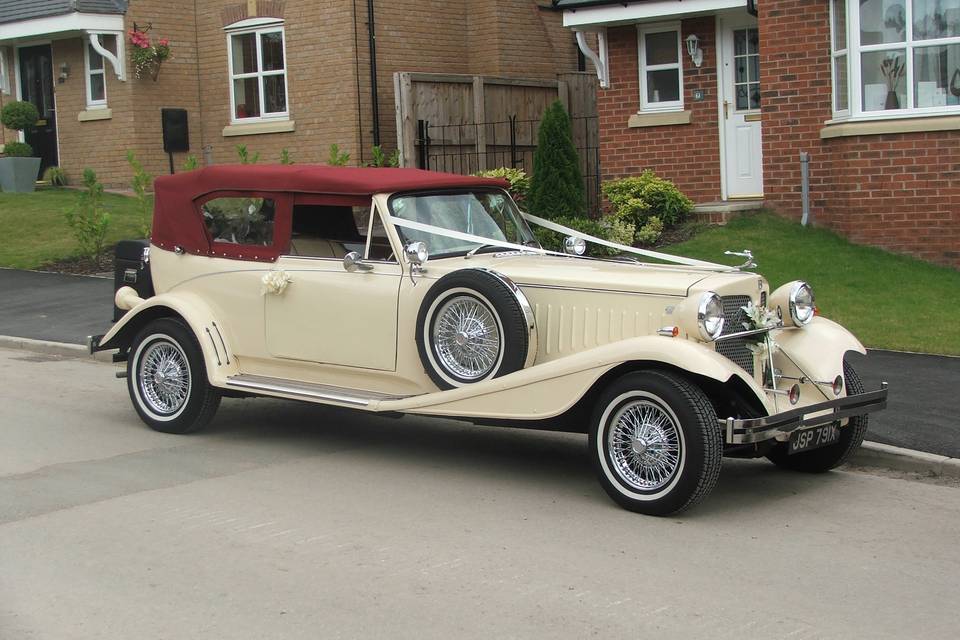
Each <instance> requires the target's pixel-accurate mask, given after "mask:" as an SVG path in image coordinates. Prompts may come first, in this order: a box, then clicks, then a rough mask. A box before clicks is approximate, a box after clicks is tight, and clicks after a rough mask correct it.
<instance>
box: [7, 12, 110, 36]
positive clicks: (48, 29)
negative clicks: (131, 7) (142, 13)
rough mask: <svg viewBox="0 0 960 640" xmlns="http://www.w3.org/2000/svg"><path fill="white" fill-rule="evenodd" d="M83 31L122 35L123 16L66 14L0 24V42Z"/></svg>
mask: <svg viewBox="0 0 960 640" xmlns="http://www.w3.org/2000/svg"><path fill="white" fill-rule="evenodd" d="M83 31H107V32H118V33H123V32H124V27H123V16H122V15H106V14H102V13H67V14H64V15H62V16H49V17H46V18H34V19H32V20H20V21H17V22H7V23H5V24H0V42H3V41H9V40H30V39H33V38H39V37H41V36H56V35H57V34H64V35H67V34H77V35H79V34H80V33H81V32H83Z"/></svg>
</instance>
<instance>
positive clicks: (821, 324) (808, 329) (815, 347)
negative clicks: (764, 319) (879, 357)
mask: <svg viewBox="0 0 960 640" xmlns="http://www.w3.org/2000/svg"><path fill="white" fill-rule="evenodd" d="M771 337H772V338H773V340H774V342H775V343H776V344H777V347H778V351H780V352H781V354H782V356H785V357H786V358H785V360H787V361H792V363H793V364H794V365H795V366H796V367H797V368H798V369H800V372H801V373H802V374H804V375H806V376H808V377H810V378H812V379H813V380H819V381H823V382H829V381H832V380H833V379H834V378H836V377H837V376H838V375H841V374H842V373H843V358H844V356H845V355H846V353H847V352H848V351H856V352H857V353H862V354H866V353H867V350H866V349H865V348H864V346H863V345H862V344H861V343H860V341H859V340H857V338H856V337H855V336H854V335H853V334H852V333H850V332H849V331H848V330H847V329H845V328H844V327H842V326H841V325H839V324H837V323H836V322H834V321H833V320H828V319H827V318H822V317H820V316H817V317H815V318H813V320H811V321H810V323H809V324H808V325H806V326H804V327H800V328H793V329H781V330H778V331H774V332H773V333H772V334H771ZM782 360H784V358H782V357H780V356H777V355H775V356H774V361H775V362H776V364H777V368H778V369H779V368H785V367H787V366H788V365H789V362H781V361H782Z"/></svg>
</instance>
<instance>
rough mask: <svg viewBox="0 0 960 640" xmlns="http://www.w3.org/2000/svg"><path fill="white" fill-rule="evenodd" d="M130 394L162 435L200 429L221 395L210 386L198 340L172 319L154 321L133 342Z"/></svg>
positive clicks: (135, 407) (144, 417) (136, 406)
mask: <svg viewBox="0 0 960 640" xmlns="http://www.w3.org/2000/svg"><path fill="white" fill-rule="evenodd" d="M127 390H128V391H129V393H130V400H131V401H132V402H133V408H134V409H136V411H137V415H139V416H140V419H141V420H143V421H144V422H145V423H147V425H148V426H150V428H151V429H154V430H156V431H162V432H164V433H177V434H183V433H190V432H192V431H196V430H198V429H200V428H201V427H203V426H205V425H206V424H207V423H208V422H210V420H211V419H212V418H213V416H214V414H215V413H216V412H217V408H218V407H219V406H220V394H219V393H217V391H216V390H214V389H213V388H212V387H211V386H210V385H209V384H208V382H207V372H206V367H205V366H204V361H203V353H202V351H201V350H200V345H199V344H197V339H196V338H195V337H194V335H193V333H192V332H191V331H190V330H189V329H188V328H187V327H186V326H185V325H184V324H183V323H182V322H180V321H179V320H174V319H172V318H161V319H159V320H154V321H153V322H151V323H150V324H148V325H147V326H146V327H144V329H143V330H142V331H140V333H139V334H137V337H136V338H134V341H133V344H132V345H131V346H130V357H129V358H128V359H127Z"/></svg>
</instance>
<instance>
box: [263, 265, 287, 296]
mask: <svg viewBox="0 0 960 640" xmlns="http://www.w3.org/2000/svg"><path fill="white" fill-rule="evenodd" d="M292 281H293V278H291V277H290V274H289V273H287V272H286V271H283V270H275V271H268V272H267V273H265V274H264V275H263V278H262V279H261V280H260V282H262V283H263V286H262V287H260V293H261V294H262V295H267V294H268V293H272V294H274V295H278V296H279V295H281V294H283V292H284V291H285V290H286V288H287V285H288V284H290V283H291V282H292Z"/></svg>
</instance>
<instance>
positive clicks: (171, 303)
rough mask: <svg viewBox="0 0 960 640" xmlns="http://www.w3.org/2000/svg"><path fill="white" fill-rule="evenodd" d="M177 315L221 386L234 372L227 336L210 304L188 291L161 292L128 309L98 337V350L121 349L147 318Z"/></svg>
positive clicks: (211, 378)
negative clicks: (198, 345)
mask: <svg viewBox="0 0 960 640" xmlns="http://www.w3.org/2000/svg"><path fill="white" fill-rule="evenodd" d="M177 316H179V317H180V318H181V319H182V320H183V321H184V322H186V324H187V326H189V327H190V329H191V330H192V331H193V335H194V336H196V338H197V342H198V343H199V344H200V349H201V351H202V352H203V360H204V363H205V365H206V369H207V379H208V380H209V381H210V383H211V384H213V385H214V386H222V385H223V383H224V382H225V380H226V378H227V376H230V375H233V374H235V373H237V366H236V358H235V357H234V356H233V355H232V354H233V351H232V350H231V348H230V338H229V336H228V332H227V330H226V328H225V327H224V325H223V323H222V322H218V321H217V319H216V314H215V313H214V312H213V310H212V309H211V307H210V305H208V304H207V303H206V302H204V301H203V299H201V298H200V297H199V296H196V295H193V294H190V293H177V294H173V293H164V294H160V295H157V296H153V297H151V298H148V299H146V300H143V301H141V302H139V303H137V304H135V306H133V307H132V308H131V309H130V310H129V311H127V313H126V314H124V316H123V317H122V318H120V320H119V321H117V323H116V324H114V325H113V327H111V328H110V331H108V332H107V333H106V334H105V335H104V336H103V337H102V338H101V339H100V342H99V345H98V350H104V349H124V348H126V347H129V346H130V343H131V342H132V341H133V339H134V337H135V336H136V334H137V333H138V332H139V331H140V330H141V329H142V328H143V327H145V326H146V325H147V324H148V323H149V322H150V321H152V320H155V319H158V318H163V317H177Z"/></svg>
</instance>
